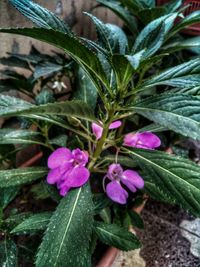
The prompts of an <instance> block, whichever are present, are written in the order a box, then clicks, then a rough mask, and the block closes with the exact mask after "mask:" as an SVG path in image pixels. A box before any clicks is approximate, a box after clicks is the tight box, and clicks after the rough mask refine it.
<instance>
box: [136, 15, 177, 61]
mask: <svg viewBox="0 0 200 267" xmlns="http://www.w3.org/2000/svg"><path fill="white" fill-rule="evenodd" d="M176 17H177V13H173V14H171V15H167V16H163V17H160V18H159V19H156V20H154V21H152V22H151V23H149V24H148V25H147V26H146V27H145V28H144V29H143V30H142V31H141V33H140V34H139V35H138V37H137V39H136V41H135V44H134V47H133V53H138V52H140V51H141V50H143V49H146V51H145V53H144V55H143V58H148V57H150V56H152V55H153V54H155V53H156V52H157V51H158V50H159V49H160V47H161V45H162V44H163V42H164V38H165V36H166V34H167V33H168V32H169V30H170V29H171V27H172V26H173V23H174V20H175V19H176Z"/></svg>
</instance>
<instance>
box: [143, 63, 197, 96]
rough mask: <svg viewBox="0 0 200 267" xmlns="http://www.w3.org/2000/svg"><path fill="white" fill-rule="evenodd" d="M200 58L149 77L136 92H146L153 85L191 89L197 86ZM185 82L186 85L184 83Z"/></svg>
mask: <svg viewBox="0 0 200 267" xmlns="http://www.w3.org/2000/svg"><path fill="white" fill-rule="evenodd" d="M199 63H200V58H196V59H193V60H190V61H188V62H185V63H183V64H180V65H178V66H175V67H173V68H170V69H168V70H165V71H162V72H161V73H160V74H157V75H154V76H153V77H150V78H149V79H147V80H146V81H144V82H143V83H142V84H141V85H140V87H139V88H138V91H143V90H146V89H147V88H151V87H153V86H155V85H160V84H166V85H171V86H175V87H176V86H178V85H179V87H183V84H184V85H185V87H191V86H195V85H198V81H199V73H200V64H199ZM185 81H187V83H186V82H185Z"/></svg>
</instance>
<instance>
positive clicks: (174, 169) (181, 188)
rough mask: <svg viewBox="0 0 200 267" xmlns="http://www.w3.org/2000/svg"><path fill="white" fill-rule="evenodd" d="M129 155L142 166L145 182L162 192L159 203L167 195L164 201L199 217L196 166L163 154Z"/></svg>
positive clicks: (199, 189) (199, 187)
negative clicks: (168, 200) (167, 200)
mask: <svg viewBox="0 0 200 267" xmlns="http://www.w3.org/2000/svg"><path fill="white" fill-rule="evenodd" d="M126 151H127V153H128V154H129V156H130V157H131V158H133V159H134V160H136V161H137V162H138V164H139V165H140V167H141V169H142V177H143V178H144V180H145V182H146V181H147V183H148V182H151V183H153V185H154V186H155V187H156V188H157V190H158V191H160V192H161V193H160V194H159V195H158V197H159V199H160V198H161V197H162V196H165V195H166V198H165V199H170V203H171V202H174V203H176V204H177V205H180V206H181V207H182V208H184V209H186V210H189V211H190V212H192V213H193V214H195V215H197V216H199V215H200V176H199V173H200V167H199V166H198V165H197V164H195V163H193V162H192V161H190V160H187V159H183V158H180V157H175V156H171V155H169V154H167V153H164V152H160V151H152V150H145V149H132V150H127V149H126ZM145 187H146V184H145ZM144 189H145V188H144ZM147 190H148V188H147ZM154 197H155V194H154Z"/></svg>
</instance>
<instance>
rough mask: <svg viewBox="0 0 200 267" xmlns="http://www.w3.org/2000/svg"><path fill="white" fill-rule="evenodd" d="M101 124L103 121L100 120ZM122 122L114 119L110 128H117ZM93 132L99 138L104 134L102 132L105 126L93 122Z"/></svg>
mask: <svg viewBox="0 0 200 267" xmlns="http://www.w3.org/2000/svg"><path fill="white" fill-rule="evenodd" d="M100 124H102V123H101V122H100ZM121 124H122V123H121V121H114V122H112V123H111V124H110V126H109V129H110V130H113V129H117V128H119V127H120V126H121ZM92 132H93V134H94V135H95V136H96V139H97V140H99V139H100V138H101V136H102V133H103V127H102V126H100V125H99V124H97V123H95V122H93V123H92Z"/></svg>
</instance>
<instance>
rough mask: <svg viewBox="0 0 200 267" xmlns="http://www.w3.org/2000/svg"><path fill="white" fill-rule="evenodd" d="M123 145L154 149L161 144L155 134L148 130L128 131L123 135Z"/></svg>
mask: <svg viewBox="0 0 200 267" xmlns="http://www.w3.org/2000/svg"><path fill="white" fill-rule="evenodd" d="M124 145H126V146H132V147H137V148H144V149H155V148H157V147H159V146H160V145H161V141H160V139H159V138H158V136H157V135H155V134H153V133H150V132H143V133H129V134H127V135H125V137H124Z"/></svg>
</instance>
